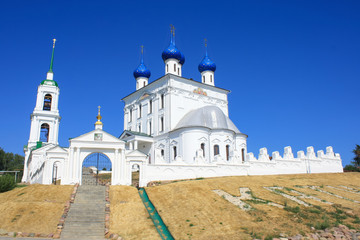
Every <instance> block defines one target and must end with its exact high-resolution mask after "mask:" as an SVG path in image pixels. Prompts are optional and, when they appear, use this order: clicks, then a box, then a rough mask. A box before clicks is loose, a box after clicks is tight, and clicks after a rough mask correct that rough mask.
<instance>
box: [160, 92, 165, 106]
mask: <svg viewBox="0 0 360 240" xmlns="http://www.w3.org/2000/svg"><path fill="white" fill-rule="evenodd" d="M160 99H161V100H160V101H161V105H160V109H162V108H164V94H161V96H160Z"/></svg>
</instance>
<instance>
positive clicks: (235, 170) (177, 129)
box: [22, 29, 343, 186]
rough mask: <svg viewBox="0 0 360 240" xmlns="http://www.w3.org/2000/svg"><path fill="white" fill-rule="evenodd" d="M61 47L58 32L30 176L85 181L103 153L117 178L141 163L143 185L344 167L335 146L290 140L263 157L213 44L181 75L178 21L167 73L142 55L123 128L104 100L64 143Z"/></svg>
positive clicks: (35, 116) (29, 150) (30, 147)
mask: <svg viewBox="0 0 360 240" xmlns="http://www.w3.org/2000/svg"><path fill="white" fill-rule="evenodd" d="M54 49H55V39H54V44H53V49H52V57H51V64H50V70H49V71H48V72H47V76H46V80H44V81H42V82H41V84H40V85H39V87H38V93H37V99H36V105H35V109H34V111H33V113H32V114H31V127H30V137H29V141H28V144H27V146H25V147H24V152H25V163H24V175H23V178H22V181H23V182H28V183H40V184H52V183H54V182H56V181H58V182H60V183H61V184H76V183H79V184H86V183H85V180H84V169H86V168H85V167H87V166H85V165H84V164H85V161H86V159H87V158H89V156H91V155H94V154H97V153H99V154H101V155H103V156H105V158H107V159H108V161H109V164H110V165H111V167H108V168H107V169H105V168H104V170H107V171H104V172H107V173H109V172H111V184H112V185H131V184H132V181H133V180H132V173H133V172H134V169H135V170H138V171H139V176H138V178H139V179H138V181H139V183H138V184H139V186H146V185H147V184H148V183H149V182H151V181H164V180H178V179H192V178H200V177H220V176H239V175H269V174H296V173H303V174H306V173H330V172H343V167H342V161H341V158H340V155H339V154H338V153H336V154H335V153H334V152H333V148H332V147H327V148H326V152H324V151H323V150H319V151H317V153H315V151H314V148H313V147H308V148H307V150H306V152H304V151H298V152H297V156H296V157H295V156H294V154H293V152H292V149H291V147H285V149H284V154H283V156H281V155H280V153H279V152H277V151H276V152H273V153H272V155H271V156H269V154H268V152H267V149H266V148H261V149H260V152H259V155H258V158H256V157H255V156H254V154H253V153H248V152H247V142H246V141H247V135H246V134H245V133H242V132H241V131H240V130H239V129H238V128H237V127H236V126H235V124H234V123H233V122H232V121H231V120H230V118H229V112H228V98H227V96H228V94H229V92H230V91H229V90H226V89H223V88H220V87H217V86H216V85H215V70H216V65H215V63H214V62H213V61H212V60H210V58H209V56H208V54H207V51H206V53H205V56H204V58H203V60H202V61H201V62H200V64H199V66H198V69H199V71H200V73H201V80H200V81H195V80H193V79H187V78H184V77H182V66H183V65H184V63H185V57H184V55H183V54H182V52H180V50H179V49H178V48H177V47H176V45H175V34H174V29H172V34H171V39H170V44H169V46H168V47H167V48H166V49H165V50H164V51H163V53H162V59H163V61H164V70H165V71H164V72H165V74H164V76H162V77H160V78H158V79H156V80H154V81H152V82H149V78H150V75H151V73H150V70H149V69H148V68H147V67H146V66H145V64H144V62H143V57H142V56H141V62H140V65H139V66H138V67H137V68H136V70H135V71H134V77H135V80H136V91H134V92H132V93H130V94H129V95H127V96H125V97H124V98H122V101H123V102H124V104H125V106H124V131H123V133H122V134H121V136H120V137H119V138H118V137H115V136H113V135H111V134H110V133H107V132H105V131H104V130H103V123H102V122H101V115H100V108H99V112H98V116H97V119H98V120H97V122H95V127H94V130H93V131H91V132H88V133H85V134H83V135H81V136H79V137H76V138H72V139H70V140H69V147H67V148H64V147H60V146H59V143H58V136H59V124H60V120H61V117H60V114H59V109H58V102H59V95H60V88H59V86H58V84H57V82H56V81H55V80H54V74H53V60H54ZM142 55H143V51H142ZM134 83H135V82H134ZM235 92H236V90H235ZM92 167H93V166H92ZM109 170H110V171H109ZM97 171H98V172H99V169H98V170H97ZM97 174H98V173H97ZM59 180H60V181H59Z"/></svg>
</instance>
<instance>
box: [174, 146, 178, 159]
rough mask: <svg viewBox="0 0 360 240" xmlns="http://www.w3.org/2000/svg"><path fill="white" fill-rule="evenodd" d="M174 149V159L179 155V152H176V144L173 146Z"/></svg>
mask: <svg viewBox="0 0 360 240" xmlns="http://www.w3.org/2000/svg"><path fill="white" fill-rule="evenodd" d="M173 150H174V159H175V158H176V156H177V152H176V146H174V147H173Z"/></svg>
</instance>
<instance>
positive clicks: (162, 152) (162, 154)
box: [161, 149, 164, 157]
mask: <svg viewBox="0 0 360 240" xmlns="http://www.w3.org/2000/svg"><path fill="white" fill-rule="evenodd" d="M161 156H162V157H164V149H161Z"/></svg>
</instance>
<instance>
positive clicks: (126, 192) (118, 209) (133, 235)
mask: <svg viewBox="0 0 360 240" xmlns="http://www.w3.org/2000/svg"><path fill="white" fill-rule="evenodd" d="M110 203H111V205H110V208H111V213H110V232H111V233H117V234H119V235H120V236H122V237H123V238H124V239H126V240H130V239H149V240H150V239H151V240H156V239H161V238H160V236H159V234H158V233H157V231H156V229H155V227H154V224H153V222H152V221H151V219H150V218H149V214H148V212H147V211H146V209H145V207H144V204H143V202H142V201H141V199H140V196H139V193H138V191H137V189H136V188H134V187H130V186H110Z"/></svg>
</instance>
